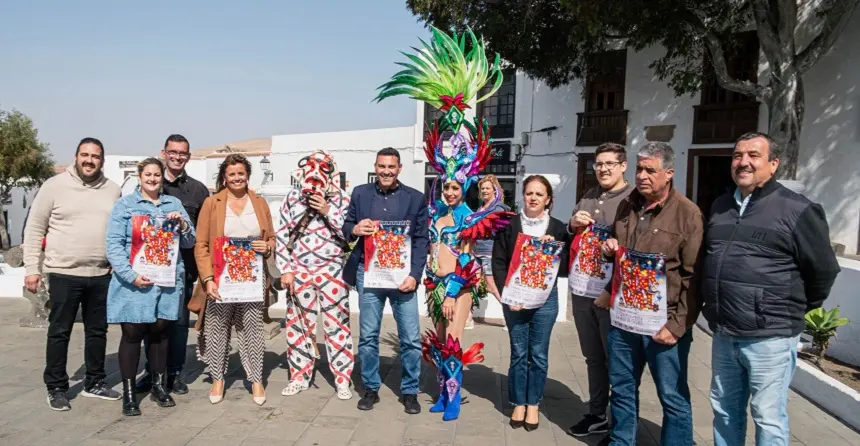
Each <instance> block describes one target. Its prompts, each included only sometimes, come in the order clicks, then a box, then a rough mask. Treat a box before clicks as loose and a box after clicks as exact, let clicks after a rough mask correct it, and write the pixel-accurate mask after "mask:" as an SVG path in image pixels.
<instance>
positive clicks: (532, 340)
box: [502, 287, 558, 406]
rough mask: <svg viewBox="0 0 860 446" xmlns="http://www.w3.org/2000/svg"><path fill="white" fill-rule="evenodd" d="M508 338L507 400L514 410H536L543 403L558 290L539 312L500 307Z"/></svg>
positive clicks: (536, 310) (556, 312) (556, 289)
mask: <svg viewBox="0 0 860 446" xmlns="http://www.w3.org/2000/svg"><path fill="white" fill-rule="evenodd" d="M502 311H503V312H504V314H505V324H507V326H508V336H510V338H511V367H510V368H509V369H508V398H510V400H511V404H513V405H514V406H523V405H529V406H537V405H539V404H540V402H541V400H543V390H544V387H546V374H547V370H548V367H549V338H550V335H551V334H552V327H553V325H555V319H556V317H557V316H558V288H557V287H553V289H552V292H551V293H550V295H549V299H547V301H546V303H545V304H543V306H542V307H540V308H535V309H531V310H520V311H511V310H510V307H508V306H507V305H503V306H502Z"/></svg>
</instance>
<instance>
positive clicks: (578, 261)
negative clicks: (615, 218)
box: [568, 223, 612, 299]
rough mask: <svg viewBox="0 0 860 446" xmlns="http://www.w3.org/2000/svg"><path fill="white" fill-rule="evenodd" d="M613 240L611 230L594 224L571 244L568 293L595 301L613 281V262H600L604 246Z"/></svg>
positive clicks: (605, 226)
mask: <svg viewBox="0 0 860 446" xmlns="http://www.w3.org/2000/svg"><path fill="white" fill-rule="evenodd" d="M611 237H612V227H611V226H608V225H602V224H599V223H593V224H591V225H589V226H588V227H587V228H585V229H584V230H583V231H581V232H580V233H579V234H577V235H576V237H574V239H573V243H571V244H570V274H569V275H568V284H569V286H570V292H571V293H573V294H575V295H577V296H585V297H588V298H591V299H596V298H597V297H599V296H600V293H602V292H603V290H604V289H605V288H606V284H608V283H609V282H610V281H611V280H612V262H607V261H605V260H604V258H603V253H602V251H603V242H605V241H606V240H607V239H609V238H611Z"/></svg>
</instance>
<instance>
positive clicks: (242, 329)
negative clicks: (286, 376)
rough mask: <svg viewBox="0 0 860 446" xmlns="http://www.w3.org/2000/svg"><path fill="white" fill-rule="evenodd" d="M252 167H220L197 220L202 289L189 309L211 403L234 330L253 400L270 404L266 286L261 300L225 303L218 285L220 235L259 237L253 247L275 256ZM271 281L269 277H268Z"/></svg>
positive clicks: (237, 160)
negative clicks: (265, 370)
mask: <svg viewBox="0 0 860 446" xmlns="http://www.w3.org/2000/svg"><path fill="white" fill-rule="evenodd" d="M250 177H251V163H250V162H249V161H248V159H247V158H245V157H244V156H242V155H239V154H233V155H229V156H227V158H225V159H224V162H223V163H221V166H220V168H219V169H218V178H217V180H216V192H215V194H214V195H212V196H211V197H209V198H207V199H206V201H204V202H203V207H202V209H201V210H200V217H199V219H198V221H197V233H198V234H199V237H198V239H197V245H196V246H195V247H194V256H195V258H196V259H197V269H198V270H199V271H200V284H201V287H200V289H199V290H197V291H195V294H194V296H193V297H192V300H191V303H190V304H189V309H191V310H192V311H194V312H197V313H198V318H197V326H196V327H195V328H196V329H197V330H198V333H199V334H198V342H197V349H198V356H199V357H200V358H201V359H202V360H203V361H204V362H206V364H208V365H209V374H210V375H211V377H212V388H211V389H210V391H209V401H210V402H212V404H217V403H220V402H221V400H222V399H223V397H224V374H225V373H226V371H227V360H228V354H229V352H230V332H231V330H232V329H233V328H234V327H235V329H236V334H237V336H238V346H239V356H240V358H241V360H242V366H243V367H244V369H245V374H246V376H247V378H248V381H250V382H251V391H252V394H253V400H254V402H255V403H256V404H258V405H263V403H265V402H266V392H265V389H263V382H262V381H263V354H264V353H265V350H266V345H265V342H264V340H263V314H264V311H266V309H267V308H268V306H269V305H270V299H269V295H268V292H267V290H268V289H269V287H268V284H265V285H263V286H264V291H263V294H264V298H263V301H262V302H259V301H257V302H241V303H223V302H219V301H220V300H221V298H220V296H219V294H218V285H217V284H216V283H215V276H214V271H215V268H214V266H213V257H214V256H213V250H214V249H215V246H216V240H217V239H218V238H220V237H230V238H254V239H256V240H254V241H253V242H251V248H252V249H253V250H254V251H255V252H257V253H259V254H262V255H263V256H264V257H267V258H268V257H269V256H271V255H272V251H273V249H274V245H275V229H274V227H273V224H272V214H271V211H270V210H269V205H268V203H266V200H265V199H263V198H262V197H260V196H259V195H257V194H255V193H254V192H253V191H251V190H250V189H249V188H248V181H249V179H250ZM266 281H268V279H266Z"/></svg>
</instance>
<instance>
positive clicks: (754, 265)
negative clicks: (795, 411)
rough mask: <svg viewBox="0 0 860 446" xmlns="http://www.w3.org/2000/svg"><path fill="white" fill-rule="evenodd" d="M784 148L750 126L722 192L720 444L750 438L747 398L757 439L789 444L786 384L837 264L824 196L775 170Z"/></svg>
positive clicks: (708, 252) (716, 234)
mask: <svg viewBox="0 0 860 446" xmlns="http://www.w3.org/2000/svg"><path fill="white" fill-rule="evenodd" d="M779 161H780V150H779V146H778V145H777V143H776V141H774V140H773V139H772V138H771V137H770V136H768V135H766V134H764V133H748V134H745V135H743V136H741V137H740V138H739V139H738V141H737V142H736V143H735V149H734V154H733V155H732V179H733V180H734V182H735V184H736V185H737V189H736V190H735V191H734V193H733V194H725V195H723V196H721V197H719V198H717V199H716V200H715V201H714V204H713V206H712V207H711V215H710V217H709V220H708V228H707V234H708V235H707V238H706V241H705V243H706V245H705V247H706V249H704V250H703V251H704V252H705V255H704V261H703V268H702V280H703V283H702V293H703V294H704V296H703V297H704V306H703V308H702V312H703V313H704V315H705V318H706V319H707V320H708V325H709V326H710V328H711V330H712V331H713V332H714V340H713V346H712V351H711V362H712V364H713V376H712V379H711V406H712V407H713V410H714V444H716V445H718V446H724V445H736V444H744V441H745V437H746V426H747V406H748V405H749V406H751V408H752V416H753V422H754V423H755V444H756V445H768V446H770V445H788V444H789V442H790V440H791V435H790V433H789V428H788V412H787V410H786V409H787V404H788V386H789V384H790V383H791V380H792V377H793V376H794V367H795V364H796V362H797V341H798V338H799V337H800V333H801V332H803V329H804V326H805V324H804V316H805V314H806V313H807V312H808V311H809V310H812V309H814V308H819V307H821V305H822V304H823V303H824V300H825V299H827V296H828V295H829V294H830V288H831V287H832V286H833V282H834V281H835V280H836V275H837V274H838V273H839V264H838V262H837V261H836V254H835V253H834V252H833V249H832V248H831V247H830V233H829V229H828V227H827V219H826V217H825V215H824V210H823V209H822V208H821V206H820V205H818V204H816V203H812V202H810V201H809V200H808V199H807V198H806V197H804V196H803V195H800V194H797V193H795V192H792V191H791V190H789V189H787V188H786V187H785V186H783V185H781V184H779V183H778V182H777V181H776V180H774V179H773V175H774V174H775V173H776V171H777V169H778V168H779Z"/></svg>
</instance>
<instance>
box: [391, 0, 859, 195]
mask: <svg viewBox="0 0 860 446" xmlns="http://www.w3.org/2000/svg"><path fill="white" fill-rule="evenodd" d="M406 3H407V7H408V8H409V10H410V11H412V13H413V14H415V15H416V16H418V17H419V18H420V19H421V20H422V21H425V22H427V23H429V24H432V25H434V26H436V27H439V28H442V29H445V28H449V27H454V28H463V27H465V26H469V27H471V28H472V29H473V30H474V31H475V32H476V33H477V34H482V35H483V36H484V38H485V39H487V41H488V49H489V50H491V51H496V52H499V53H500V54H501V56H502V58H503V59H505V60H507V61H508V62H510V63H512V64H514V65H515V66H517V67H518V68H520V69H521V70H523V71H525V72H526V73H527V74H528V75H530V76H532V77H535V78H537V79H541V80H543V81H545V82H546V83H547V84H548V85H549V86H551V87H557V86H560V85H563V84H565V83H568V82H570V81H571V80H573V79H582V78H583V77H584V73H586V72H588V71H589V70H592V69H597V66H596V64H595V63H594V62H595V58H594V56H595V55H596V54H597V53H599V52H601V51H604V50H605V49H607V48H613V47H615V48H617V47H624V46H625V45H626V46H628V47H630V48H632V49H634V50H641V49H643V48H646V47H649V46H651V45H661V46H662V47H664V48H665V49H666V52H665V54H664V55H663V56H662V57H660V58H658V59H656V60H654V61H653V62H652V63H651V65H650V66H651V68H652V69H653V70H654V72H655V74H656V75H657V76H658V77H659V78H660V79H661V80H663V81H665V82H667V83H668V85H669V86H670V87H672V88H673V89H674V90H675V93H676V94H677V95H678V96H681V95H685V94H689V95H692V94H694V93H696V92H698V91H700V89H701V86H702V80H703V77H704V76H714V77H715V78H716V80H717V82H718V83H719V85H720V86H722V87H723V88H725V89H727V90H731V91H735V92H738V93H742V94H746V95H750V96H753V97H755V98H756V99H757V100H759V101H761V102H763V103H764V104H765V105H766V106H767V108H768V112H769V113H768V133H770V135H771V136H773V137H774V139H776V140H777V141H778V142H780V143H781V144H782V146H783V147H784V151H783V153H782V156H781V160H780V161H781V166H780V169H779V172H778V173H777V176H778V177H779V178H780V179H789V180H794V179H796V176H797V156H798V148H799V138H800V134H801V126H802V123H803V112H804V89H803V79H802V75H803V74H804V73H806V72H807V71H809V69H810V68H812V67H813V66H814V65H815V64H816V63H817V62H818V61H819V60H820V58H821V56H823V55H824V54H826V53H827V52H828V51H829V50H830V49H831V48H832V46H833V43H834V42H835V41H836V39H837V38H838V37H839V35H840V34H841V32H842V30H843V29H844V28H845V26H846V24H847V23H848V22H849V20H850V18H851V16H852V14H853V13H854V12H855V10H856V9H857V5H858V4H860V0H803V1H802V2H801V1H796V0H612V1H607V0H529V1H525V0H507V1H506V0H407V2H406ZM752 28H754V29H755V30H756V33H757V34H758V38H759V42H760V48H761V52H762V54H763V55H764V58H765V60H766V61H767V64H768V68H769V69H768V70H765V73H764V77H763V80H764V82H761V83H759V84H754V83H751V82H748V81H744V80H740V79H736V78H734V77H733V76H732V75H731V73H729V70H728V68H727V65H726V59H727V57H729V56H731V54H732V52H733V51H735V50H736V46H737V45H736V43H735V40H734V39H732V38H731V36H733V35H734V34H735V33H737V32H740V31H744V30H749V29H752ZM799 35H805V36H808V38H804V39H803V42H801V41H799V39H798V38H797V36H799ZM801 45H802V46H801ZM705 57H707V58H708V60H709V61H710V63H709V64H708V65H705V64H703V61H704V60H705ZM705 66H712V67H713V72H710V71H708V72H706V69H705Z"/></svg>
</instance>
